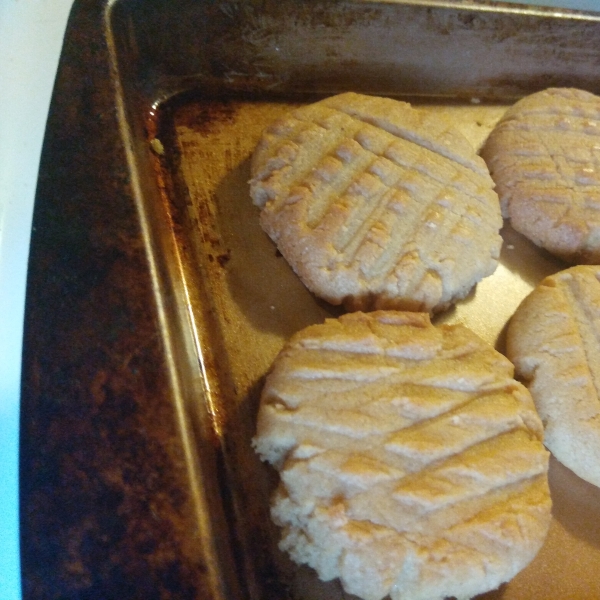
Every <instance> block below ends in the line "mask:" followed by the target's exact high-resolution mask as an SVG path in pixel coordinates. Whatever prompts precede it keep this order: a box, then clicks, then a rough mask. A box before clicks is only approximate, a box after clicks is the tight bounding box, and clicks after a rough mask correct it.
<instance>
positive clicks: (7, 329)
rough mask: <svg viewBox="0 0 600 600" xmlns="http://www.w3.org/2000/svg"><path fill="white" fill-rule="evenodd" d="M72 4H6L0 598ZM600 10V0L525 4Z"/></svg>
mask: <svg viewBox="0 0 600 600" xmlns="http://www.w3.org/2000/svg"><path fill="white" fill-rule="evenodd" d="M72 1H73V0H0V82H1V83H2V86H1V92H0V597H1V598H2V600H18V599H19V598H20V597H21V592H20V573H19V541H18V540H19V538H18V439H19V438H18V427H19V392H20V375H21V347H22V341H21V338H22V332H23V312H24V310H23V309H24V299H25V280H26V267H27V256H28V250H29V238H30V228H31V216H32V210H33V200H34V195H35V189H36V183H37V172H38V164H39V158H40V151H41V146H42V140H43V135H44V129H45V124H46V116H47V111H48V105H49V102H50V96H51V93H52V87H53V83H54V77H55V73H56V66H57V62H58V57H59V55H60V50H61V47H62V39H63V35H64V30H65V25H66V21H67V17H68V13H69V10H70V7H71V4H72ZM521 1H522V3H524V4H538V5H540V4H541V5H545V6H554V7H559V6H569V7H571V8H578V9H582V10H596V11H600V0H538V1H536V0H521Z"/></svg>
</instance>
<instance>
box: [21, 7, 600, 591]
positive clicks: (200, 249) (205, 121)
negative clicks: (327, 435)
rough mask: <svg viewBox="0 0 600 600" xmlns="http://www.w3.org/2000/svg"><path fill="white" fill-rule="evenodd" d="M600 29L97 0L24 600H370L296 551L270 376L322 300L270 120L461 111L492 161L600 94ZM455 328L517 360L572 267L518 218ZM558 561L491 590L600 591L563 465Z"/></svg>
mask: <svg viewBox="0 0 600 600" xmlns="http://www.w3.org/2000/svg"><path fill="white" fill-rule="evenodd" d="M599 73H600V17H599V16H598V15H596V16H594V15H592V14H585V13H582V12H575V11H567V10H562V11H561V10H557V9H541V8H540V9H534V8H531V7H524V6H518V5H514V4H503V3H494V2H483V1H482V2H475V1H471V2H467V1H465V2H459V1H447V2H442V1H440V2H425V1H421V2H418V1H410V2H403V1H360V0H339V1H320V2H319V1H298V0H276V1H275V0H247V1H245V2H242V1H236V0H227V1H226V0H145V1H144V2H142V1H139V0H113V1H108V0H105V1H101V0H77V1H76V3H75V5H74V7H73V11H72V13H71V17H70V20H69V24H68V28H67V34H66V38H65V45H64V50H63V54H62V58H61V62H60V65H59V72H58V75H57V80H56V85H55V90H54V95H53V100H52V105H51V110H50V116H49V120H48V126H47V133H46V137H45V142H44V147H43V153H42V161H41V166H40V176H39V183H38V191H37V197H36V204H35V210H34V222H33V231H32V244H31V254H30V264H29V275H28V288H27V305H26V325H25V338H24V362H23V384H22V416H21V449H20V480H21V492H20V497H21V548H22V569H23V577H22V581H23V597H24V598H25V599H33V598H40V599H41V598H44V599H52V598H61V599H62V598H77V599H92V598H93V599H96V598H102V599H112V598H119V599H124V598H127V599H130V598H140V599H142V598H143V599H144V600H154V599H156V600H164V599H185V600H188V599H200V598H202V599H208V598H210V599H214V600H217V599H220V600H225V599H227V600H234V599H238V598H239V599H252V600H258V599H261V600H262V599H265V600H268V599H277V600H285V599H286V598H294V599H297V600H313V599H315V600H316V599H324V598H327V599H335V598H348V596H347V595H345V594H344V593H343V592H342V590H341V589H340V587H339V585H338V583H337V582H329V583H323V582H320V581H318V579H317V578H316V576H315V575H314V573H313V572H312V571H311V570H310V569H308V568H298V567H296V566H294V565H292V564H291V563H290V561H289V560H288V559H287V558H286V557H285V556H283V555H282V554H280V553H279V551H278V550H277V548H276V545H277V537H278V532H277V531H276V528H275V527H274V526H273V525H271V523H270V520H269V511H268V504H269V494H270V491H271V489H272V488H273V485H274V482H275V476H274V474H273V472H272V471H271V470H270V469H269V468H268V467H266V466H265V465H263V464H261V463H260V462H259V461H258V459H257V458H256V456H255V455H254V453H253V452H252V450H251V447H250V439H251V437H252V435H253V433H254V420H255V416H256V411H257V406H258V401H259V395H260V390H261V385H262V381H263V378H264V375H265V373H266V371H267V369H268V368H269V366H270V364H271V361H272V360H273V358H274V357H275V355H276V354H277V352H278V351H279V349H280V348H281V346H282V345H283V343H284V341H285V340H286V339H287V338H288V337H289V336H290V335H291V334H292V333H294V332H295V331H297V330H298V329H300V328H302V327H304V326H306V325H309V324H311V323H315V322H320V321H322V320H323V319H324V318H325V317H328V316H332V315H333V316H335V315H338V314H340V312H341V309H339V308H335V307H332V306H329V305H327V304H326V303H324V302H320V301H318V300H316V299H315V298H314V297H313V296H312V295H311V294H310V293H309V292H308V291H307V290H306V289H305V288H304V287H303V286H302V284H301V283H300V282H299V280H298V279H297V278H296V276H295V275H294V274H293V272H292V271H291V269H290V268H289V267H288V265H287V264H286V263H285V261H284V259H283V258H282V257H281V256H280V255H279V254H278V253H277V252H276V250H275V247H274V246H273V244H272V243H271V242H270V241H269V240H268V238H267V237H266V235H265V234H264V233H263V232H262V231H261V229H260V227H259V225H258V218H257V217H258V215H257V209H256V208H255V207H253V206H252V203H251V201H250V198H249V193H248V186H247V180H248V178H249V156H250V154H251V152H252V149H253V147H254V145H255V143H256V141H257V140H258V137H259V135H260V132H261V130H262V128H263V127H264V126H265V125H266V124H268V123H269V122H270V121H271V120H272V119H274V118H276V117H277V116H278V115H280V114H282V113H283V112H284V111H286V110H288V109H289V108H290V107H291V106H296V105H299V104H302V103H305V102H309V101H312V100H315V99H318V98H320V97H323V96H324V95H327V94H333V93H337V92H341V91H346V90H354V91H358V92H364V93H372V94H380V95H388V96H393V97H402V98H405V99H409V100H410V101H411V102H413V103H415V104H418V105H421V106H423V107H425V108H426V109H427V110H432V111H436V112H447V113H450V114H452V115H453V117H454V118H455V120H456V123H457V126H459V127H460V128H461V129H462V130H463V131H464V132H465V134H466V135H467V136H468V137H469V138H470V139H471V140H472V141H473V143H474V144H475V145H476V146H479V145H480V144H481V143H482V142H483V140H484V139H485V137H486V136H487V134H488V133H489V131H490V130H491V128H492V127H493V125H494V123H495V122H496V121H497V120H498V119H499V118H500V116H501V115H502V113H503V112H504V110H505V109H506V107H507V106H508V105H509V104H510V103H512V102H513V101H514V100H515V99H516V98H518V97H520V96H522V95H524V94H527V93H530V92H533V91H536V90H539V89H543V88H546V87H549V86H576V87H581V88H584V89H587V90H589V91H592V92H595V93H598V92H600V77H599ZM503 235H504V239H505V243H504V247H503V251H502V257H501V264H500V266H499V268H498V270H497V271H496V273H495V274H494V275H493V276H491V277H489V278H487V279H485V280H484V281H482V282H481V283H480V284H479V285H478V286H477V288H476V290H475V291H474V292H473V293H472V294H471V295H470V296H469V297H468V298H467V299H465V300H464V301H462V302H460V303H459V304H458V306H457V307H456V308H455V309H453V310H451V311H448V312H447V313H444V314H443V315H441V316H439V317H438V318H437V320H438V321H450V322H457V321H460V322H463V323H465V324H467V325H468V326H469V327H471V328H472V329H474V330H475V331H476V332H477V333H479V334H480V335H481V336H482V337H483V338H484V339H486V340H488V341H490V342H491V343H493V344H495V345H496V347H497V348H498V349H499V350H502V349H503V346H504V329H505V325H506V322H507V321H508V319H509V318H510V315H511V314H512V312H513V311H514V309H515V308H516V306H517V305H518V303H519V302H520V300H521V299H522V298H523V297H524V296H525V295H526V294H527V293H528V292H529V290H531V289H532V287H533V286H534V285H535V284H536V283H537V282H538V281H539V280H540V279H541V278H542V277H543V276H544V275H546V274H549V273H552V272H555V271H557V270H559V269H561V268H563V267H564V266H565V265H563V264H562V263H560V262H559V261H557V260H555V259H553V258H551V257H549V256H548V255H547V254H545V253H544V252H542V251H540V250H539V249H537V248H535V247H534V246H532V245H531V244H530V243H529V242H527V241H526V240H524V239H523V238H522V237H521V236H519V235H518V234H517V233H515V232H514V231H513V230H512V229H511V227H510V225H508V224H507V225H506V226H505V228H504V230H503ZM550 483H551V489H552V495H553V500H554V509H553V521H552V526H551V529H550V533H549V536H548V539H547V542H546V544H545V546H544V547H543V548H542V550H541V552H540V553H539V555H538V556H537V558H536V559H535V560H534V561H533V563H532V564H531V565H530V566H529V567H527V568H526V569H525V570H524V571H523V572H522V573H520V574H519V575H518V576H517V577H516V578H515V579H514V580H513V581H512V582H510V583H509V584H507V585H503V586H502V587H501V588H500V590H497V591H494V592H490V593H488V594H486V595H484V596H483V597H485V598H488V599H492V598H497V599H499V598H502V599H503V600H512V599H515V600H516V599H541V598H544V599H558V598H560V599H563V600H564V599H568V598H573V599H577V600H582V599H587V598H589V599H592V598H598V597H600V577H598V576H597V573H598V572H600V490H598V489H597V488H595V487H593V486H591V485H589V484H587V483H585V482H583V481H581V480H580V479H578V478H577V477H575V476H574V475H573V474H571V473H570V472H569V471H568V470H567V469H565V468H563V467H562V466H561V465H560V464H558V463H557V462H556V461H554V460H552V463H551V469H550Z"/></svg>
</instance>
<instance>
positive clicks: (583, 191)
mask: <svg viewBox="0 0 600 600" xmlns="http://www.w3.org/2000/svg"><path fill="white" fill-rule="evenodd" d="M481 155H482V157H483V158H484V159H485V161H486V163H487V164H488V166H489V169H490V173H491V175H492V178H493V179H494V181H495V182H496V190H497V192H498V195H499V197H500V202H501V205H502V214H503V215H504V216H505V217H509V218H510V219H511V223H512V226H513V227H514V228H515V229H516V230H517V231H519V232H520V233H522V234H523V235H525V236H526V237H528V238H529V239H530V240H532V241H533V242H534V243H535V244H537V245H538V246H541V247H542V248H545V249H546V250H548V251H549V252H551V253H553V254H555V255H556V256H559V257H560V258H562V259H564V260H567V261H569V262H573V263H588V264H593V263H598V262H600V97H598V96H595V95H594V94H590V93H589V92H585V91H582V90H577V89H570V88H551V89H548V90H545V91H543V92H538V93H535V94H532V95H531V96H527V97H526V98H523V99H522V100H520V101H519V102H517V103H516V104H515V105H514V106H512V107H511V108H510V109H509V110H508V111H507V112H506V114H505V115H504V117H503V118H502V119H501V120H500V122H499V123H498V125H497V126H496V127H495V128H494V130H493V131H492V133H491V134H490V136H489V138H488V140H487V142H486V143H485V145H484V147H483V149H482V151H481Z"/></svg>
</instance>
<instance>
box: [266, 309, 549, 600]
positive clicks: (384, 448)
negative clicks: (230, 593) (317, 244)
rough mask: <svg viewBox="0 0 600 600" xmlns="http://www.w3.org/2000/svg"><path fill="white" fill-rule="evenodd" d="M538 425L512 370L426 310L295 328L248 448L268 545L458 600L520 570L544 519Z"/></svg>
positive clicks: (397, 589) (414, 592)
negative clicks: (273, 479)
mask: <svg viewBox="0 0 600 600" xmlns="http://www.w3.org/2000/svg"><path fill="white" fill-rule="evenodd" d="M541 439H542V424H541V422H540V420H539V417H538V415H537V413H536V411H535V408H534V405H533V402H532V400H531V396H530V395H529V393H528V392H527V390H526V389H525V388H524V387H523V386H522V385H521V384H520V383H518V382H516V381H515V380H514V379H513V366H512V364H511V363H510V362H509V361H508V360H507V359H506V358H505V357H503V356H502V355H501V354H499V353H498V352H496V351H495V350H494V349H493V348H492V347H491V346H489V345H488V344H486V343H485V342H483V341H482V340H481V339H480V338H478V337H477V336H476V335H475V334H474V333H472V332H471V331H470V330H468V329H467V328H465V327H463V326H460V325H456V326H450V325H442V326H440V327H435V326H433V325H432V324H431V321H430V320H429V316H428V315H427V314H426V313H410V312H394V311H377V312H374V313H367V314H365V313H361V312H356V313H349V314H347V315H344V316H342V317H340V318H339V319H329V320H327V321H326V322H325V323H324V324H321V325H314V326H311V327H308V328H306V329H304V330H303V331H301V332H299V333H298V334H296V335H295V336H294V337H293V338H292V339H291V340H290V341H289V342H288V343H287V344H286V346H285V347H284V349H283V350H282V352H281V353H280V355H279V356H278V358H277V359H276V361H275V363H274V365H273V368H272V370H271V372H270V374H269V375H268V377H267V380H266V384H265V387H264V391H263V394H262V399H261V406H260V411H259V416H258V426H257V433H256V437H255V439H254V445H255V449H256V451H257V452H258V454H259V455H260V456H261V458H262V459H263V460H266V461H268V462H270V463H271V464H273V465H274V466H275V467H276V469H277V470H278V471H279V473H280V476H281V479H280V485H279V488H278V490H277V491H276V493H275V495H274V497H273V502H272V516H273V519H274V520H275V522H276V523H277V524H278V525H280V526H281V527H282V528H283V534H282V540H281V543H280V547H281V548H282V549H283V550H285V551H287V552H288V553H289V554H290V555H291V557H292V558H293V559H294V560H295V561H296V562H298V563H301V564H302V563H305V564H308V565H310V566H311V567H313V568H314V569H315V570H316V571H317V573H318V575H319V576H320V577H321V578H322V579H323V580H330V579H333V578H336V577H338V578H340V580H341V583H342V585H343V587H344V589H345V590H346V591H347V592H349V593H352V594H356V595H357V596H360V597H362V598H365V599H368V600H379V599H380V598H383V597H385V596H387V595H388V594H389V596H390V597H391V598H392V600H400V599H403V600H417V599H423V600H425V599H427V600H436V599H440V600H441V599H443V598H445V597H447V596H456V597H458V598H470V597H471V596H474V595H476V594H479V593H483V592H485V591H487V590H490V589H494V588H496V587H497V586H499V585H500V584H501V583H502V582H504V581H507V580H509V579H511V578H512V577H513V576H514V575H515V574H516V573H517V572H518V571H520V570H521V569H522V568H524V567H525V566H526V565H527V564H528V563H529V562H530V561H531V560H532V558H533V557H534V556H535V555H536V553H537V551H538V550H539V548H540V547H541V545H542V543H543V541H544V538H545V536H546V532H547V529H548V526H549V522H550V506H551V503H550V496H549V490H548V482H547V469H548V456H549V454H548V452H547V451H546V450H545V448H544V447H543V444H542V441H541Z"/></svg>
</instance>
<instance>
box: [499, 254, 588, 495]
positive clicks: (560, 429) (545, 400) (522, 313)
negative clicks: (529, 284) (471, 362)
mask: <svg viewBox="0 0 600 600" xmlns="http://www.w3.org/2000/svg"><path fill="white" fill-rule="evenodd" d="M507 355H508V357H509V358H510V359H511V360H512V361H513V363H514V364H515V368H516V372H517V375H518V376H519V377H521V378H523V379H524V380H525V381H526V382H527V386H528V387H529V390H530V392H531V395H532V396H533V399H534V401H535V404H536V407H537V410H538V412H539V414H540V417H541V418H542V421H543V423H544V427H545V434H544V440H545V444H546V446H547V447H548V449H549V450H550V451H551V452H552V454H554V456H556V458H557V459H558V460H559V461H560V462H561V463H563V464H564V465H565V466H567V467H569V469H571V470H572V471H573V472H574V473H576V474H577V475H579V477H581V478H582V479H585V480H586V481H589V482H591V483H593V484H595V485H597V486H600V398H599V389H600V266H589V265H582V266H577V267H571V268H570V269H566V270H565V271H561V272H559V273H556V274H555V275H551V276H549V277H546V278H545V279H544V280H543V281H542V282H541V283H540V285H539V286H538V287H537V288H535V289H534V290H533V292H531V294H530V295H529V296H528V297H527V298H526V299H525V300H524V301H523V302H522V303H521V305H520V306H519V308H518V309H517V311H516V313H515V315H514V316H513V318H512V319H511V321H510V324H509V328H508V332H507Z"/></svg>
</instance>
